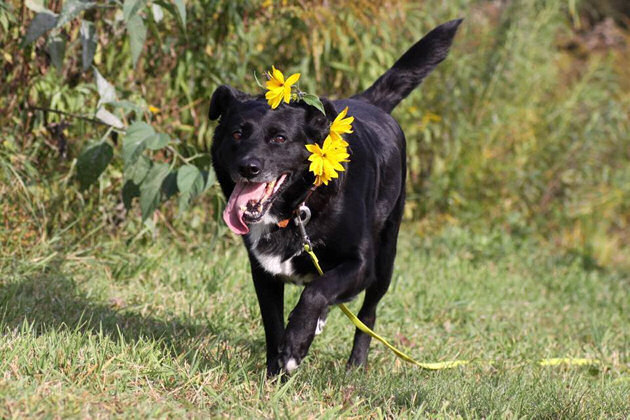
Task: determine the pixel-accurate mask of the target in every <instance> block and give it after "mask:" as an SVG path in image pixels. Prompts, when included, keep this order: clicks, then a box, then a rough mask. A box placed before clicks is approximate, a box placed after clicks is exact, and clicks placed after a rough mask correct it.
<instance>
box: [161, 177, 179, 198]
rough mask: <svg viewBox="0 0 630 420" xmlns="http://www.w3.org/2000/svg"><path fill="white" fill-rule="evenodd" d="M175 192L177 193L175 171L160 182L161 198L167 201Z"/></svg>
mask: <svg viewBox="0 0 630 420" xmlns="http://www.w3.org/2000/svg"><path fill="white" fill-rule="evenodd" d="M177 191H179V190H178V189H177V171H171V172H169V173H168V175H167V176H166V178H164V182H162V197H163V198H164V200H168V199H169V198H171V197H172V196H174V195H175V194H177Z"/></svg>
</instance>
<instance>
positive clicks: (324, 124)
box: [306, 98, 338, 141]
mask: <svg viewBox="0 0 630 420" xmlns="http://www.w3.org/2000/svg"><path fill="white" fill-rule="evenodd" d="M319 99H320V101H321V102H322V105H323V106H324V111H325V112H326V115H324V114H322V112H321V111H320V110H319V109H317V108H315V107H314V106H310V105H309V106H308V107H307V110H306V135H307V136H309V138H312V139H314V140H316V141H320V140H323V139H324V138H325V137H326V135H328V131H329V130H328V129H329V127H330V123H331V122H332V121H334V120H335V117H336V116H337V114H338V112H337V110H336V109H335V106H334V105H333V103H332V102H331V101H329V100H328V99H327V98H319Z"/></svg>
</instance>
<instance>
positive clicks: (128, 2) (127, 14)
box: [123, 0, 146, 23]
mask: <svg viewBox="0 0 630 420" xmlns="http://www.w3.org/2000/svg"><path fill="white" fill-rule="evenodd" d="M145 3H146V0H125V2H124V3H123V19H124V20H125V22H127V23H129V21H130V20H131V19H132V18H133V17H134V16H136V15H137V14H138V12H139V11H140V9H141V8H142V7H144V5H145Z"/></svg>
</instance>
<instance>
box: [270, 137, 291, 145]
mask: <svg viewBox="0 0 630 420" xmlns="http://www.w3.org/2000/svg"><path fill="white" fill-rule="evenodd" d="M271 141H272V142H273V143H280V144H282V143H284V142H285V141H287V138H286V137H284V136H281V135H277V136H274V137H273V138H272V139H271Z"/></svg>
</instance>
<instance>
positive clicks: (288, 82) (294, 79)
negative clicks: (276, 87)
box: [284, 73, 300, 86]
mask: <svg viewBox="0 0 630 420" xmlns="http://www.w3.org/2000/svg"><path fill="white" fill-rule="evenodd" d="M298 80H300V73H295V74H292V75H291V76H289V78H288V79H287V80H286V81H285V82H284V84H285V85H286V86H292V85H293V84H295V83H296V82H297V81H298Z"/></svg>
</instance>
